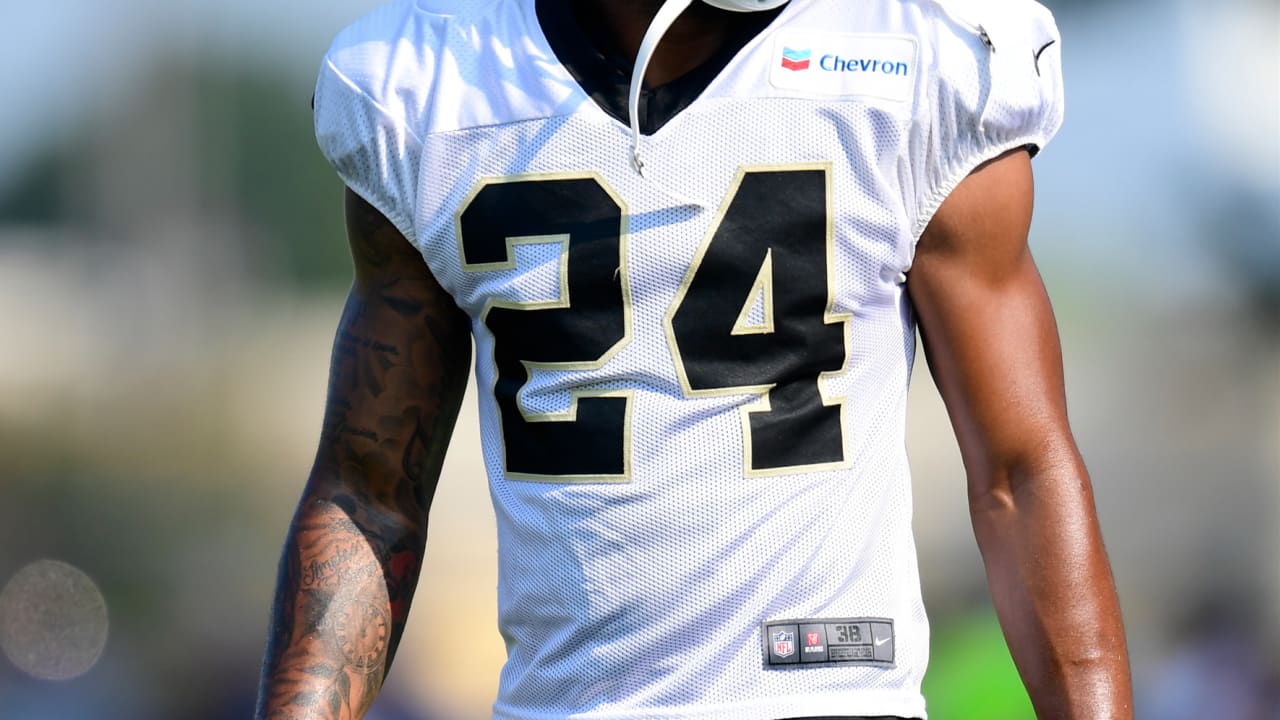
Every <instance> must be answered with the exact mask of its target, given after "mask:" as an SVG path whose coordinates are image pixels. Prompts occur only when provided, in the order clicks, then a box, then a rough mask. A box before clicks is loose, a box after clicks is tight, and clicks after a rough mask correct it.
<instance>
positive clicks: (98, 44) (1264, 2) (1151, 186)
mask: <svg viewBox="0 0 1280 720" xmlns="http://www.w3.org/2000/svg"><path fill="white" fill-rule="evenodd" d="M377 4H379V3H378V2H374V1H373V0H349V1H347V2H336V1H335V0H317V1H315V2H305V3H304V2H300V1H298V0H293V1H291V2H277V3H260V2H253V1H251V0H223V1H222V2H213V3H195V2H168V1H167V0H112V1H111V2H99V1H96V0H50V1H49V2H44V3H17V2H9V3H5V4H4V7H3V9H0V25H2V26H4V27H8V28H15V29H19V30H20V31H19V32H15V33H9V34H8V36H7V37H6V42H5V43H3V44H0V66H3V67H6V68H24V69H27V72H8V73H6V74H5V76H4V78H3V79H2V80H0V83H3V85H0V96H3V97H6V98H9V99H10V101H9V102H8V103H6V106H7V107H6V111H5V112H4V113H0V188H3V187H4V184H5V182H6V181H9V180H11V179H12V175H13V170H14V168H16V167H19V166H20V160H21V159H22V158H23V157H24V156H26V155H27V154H29V153H31V152H33V151H35V150H37V149H39V148H40V147H42V146H44V145H47V144H49V143H52V142H55V141H56V140H57V138H58V137H59V136H60V134H61V133H64V132H68V131H69V130H70V129H71V128H73V127H74V126H75V125H76V123H77V122H78V121H79V120H80V119H81V118H82V117H83V116H84V115H85V114H86V109H88V112H90V113H93V114H96V113H94V110H93V109H94V108H101V107H103V106H112V105H117V104H119V103H120V102H121V97H120V96H121V94H124V93H127V92H128V91H129V89H130V87H131V85H132V84H133V82H134V81H135V80H136V78H137V76H138V75H139V71H140V69H141V68H143V67H144V66H145V64H147V63H151V62H155V61H157V59H158V58H160V57H163V56H164V55H165V51H167V50H170V49H172V48H175V47H176V48H191V47H193V46H203V47H207V48H210V49H212V50H213V51H215V52H224V53H228V54H232V55H236V56H240V57H241V58H242V59H243V58H245V57H249V58H252V59H253V60H254V61H255V62H258V63H277V64H283V65H285V66H287V68H288V70H289V71H290V72H297V73H301V74H302V75H304V76H306V75H309V74H310V73H311V72H312V68H311V67H310V65H309V64H308V63H306V62H305V61H301V64H300V60H301V59H304V58H312V59H313V63H314V62H318V58H319V57H320V54H321V53H322V52H323V50H324V48H325V47H326V46H327V43H328V39H329V38H330V37H331V36H332V35H333V34H334V33H335V32H336V30H337V29H338V28H341V27H342V26H343V25H345V24H346V23H347V22H349V21H350V20H351V19H353V18H355V17H357V16H359V15H360V14H362V13H363V12H365V11H366V10H368V9H369V8H372V7H374V6H376V5H377ZM1048 4H1049V6H1050V7H1051V8H1052V7H1053V6H1054V3H1053V2H1049V3H1048ZM1278 8H1280V3H1277V2H1275V0H1215V2H1212V3H1208V2H1203V1H1201V0H1133V1H1131V2H1119V3H1105V2H1104V3H1097V4H1093V5H1091V6H1090V9H1089V10H1088V11H1087V12H1075V13H1071V14H1068V15H1066V16H1062V13H1059V15H1060V22H1061V24H1062V30H1063V36H1064V57H1065V67H1066V75H1067V78H1066V79H1067V98H1068V103H1067V108H1068V111H1067V123H1066V126H1065V127H1064V129H1063V131H1062V133H1061V135H1060V136H1059V137H1058V139H1057V140H1056V141H1055V142H1054V144H1053V145H1052V146H1051V147H1052V151H1051V152H1046V153H1045V155H1044V157H1043V159H1042V160H1041V161H1040V164H1039V165H1038V168H1039V170H1040V172H1039V173H1038V176H1039V182H1040V191H1041V197H1042V198H1044V197H1053V198H1055V201H1054V202H1043V201H1042V202H1041V206H1040V214H1039V216H1038V219H1037V222H1038V227H1039V228H1053V227H1062V226H1065V227H1069V228H1071V230H1072V234H1071V236H1070V237H1064V236H1062V235H1061V234H1055V233H1053V232H1044V233H1041V234H1042V235H1044V239H1042V240H1039V242H1041V243H1044V244H1046V245H1048V248H1047V249H1048V250H1049V251H1050V253H1052V254H1051V257H1053V256H1055V255H1057V254H1059V253H1060V254H1063V255H1067V256H1070V255H1073V254H1075V252H1076V250H1075V249H1076V248H1079V249H1082V250H1083V251H1084V254H1086V255H1087V256H1088V257H1091V258H1092V257H1103V258H1107V259H1108V260H1109V262H1108V263H1106V266H1104V267H1098V268H1095V272H1098V273H1101V274H1102V275H1104V276H1123V277H1125V278H1126V279H1127V280H1130V281H1132V282H1135V283H1138V285H1139V287H1140V289H1141V290H1142V292H1143V293H1144V294H1145V293H1152V294H1154V295H1155V296H1156V298H1155V299H1156V301H1157V302H1159V301H1160V298H1161V297H1163V296H1165V295H1167V294H1175V295H1178V294H1187V293H1191V294H1193V295H1197V294H1204V293H1209V294H1214V293H1217V292H1219V291H1220V289H1221V288H1220V283H1221V281H1222V280H1223V275H1222V272H1221V269H1220V268H1217V267H1216V266H1215V265H1214V264H1213V263H1212V262H1210V261H1209V260H1208V258H1207V257H1206V254H1205V252H1204V250H1205V248H1204V243H1203V242H1202V241H1200V240H1198V239H1197V238H1198V237H1200V234H1201V233H1200V232H1199V229H1198V228H1196V227H1195V223H1193V222H1192V221H1191V219H1190V218H1188V217H1187V212H1188V208H1189V203H1188V198H1189V196H1197V195H1199V194H1202V193H1203V192H1204V189H1205V188H1210V187H1215V186H1220V185H1223V184H1227V185H1238V186H1241V187H1244V188H1251V189H1252V191H1253V192H1256V193H1258V194H1259V195H1260V196H1262V197H1264V198H1270V199H1271V200H1273V201H1274V200H1276V199H1277V198H1280V101H1278V98H1280V70H1278V66H1280V9H1278ZM15 99H17V101H16V102H14V100H15ZM1277 204H1280V203H1273V211H1274V214H1275V217H1276V218H1277V219H1276V222H1275V223H1273V224H1272V225H1271V226H1272V227H1273V228H1280V209H1276V207H1275V205H1277ZM1081 208H1087V209H1088V211H1089V212H1088V218H1089V221H1088V223H1081V221H1080V220H1081V218H1080V213H1079V210H1080V209H1081ZM1118 238H1123V239H1124V241H1123V242H1117V239H1118ZM1269 242H1270V243H1272V244H1273V245H1275V246H1276V248H1277V249H1276V250H1275V252H1273V253H1270V258H1271V261H1273V262H1277V263H1280V238H1276V237H1271V238H1269ZM1135 264H1141V265H1144V266H1146V267H1147V269H1148V271H1147V272H1143V273H1134V272H1132V268H1133V267H1134V265H1135ZM1144 278H1145V281H1144Z"/></svg>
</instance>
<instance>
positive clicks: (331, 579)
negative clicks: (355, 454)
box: [256, 491, 426, 720]
mask: <svg viewBox="0 0 1280 720" xmlns="http://www.w3.org/2000/svg"><path fill="white" fill-rule="evenodd" d="M425 538H426V528H425V526H418V525H417V524H416V523H415V522H414V521H413V520H411V519H408V518H404V517H403V516H399V515H398V514H397V513H394V512H390V511H387V510H385V509H380V508H378V507H377V506H376V505H374V504H371V503H368V502H367V499H365V500H363V501H362V499H360V498H358V497H355V494H354V493H345V492H341V491H329V492H315V491H309V492H308V494H307V495H306V496H304V497H303V500H302V504H301V505H300V506H299V508H298V514H297V516H296V517H295V519H294V523H293V526H292V527H291V529H290V532H289V536H288V539H287V540H286V543H285V548H284V554H283V557H282V558H281V562H280V578H279V581H278V585H277V589H276V599H275V605H274V609H273V612H272V618H271V628H270V632H269V635H268V641H267V653H266V658H265V660H264V663H263V674H262V685H261V688H260V693H259V698H258V709H257V715H256V717H257V718H258V720H321V719H324V720H357V719H358V718H361V717H363V716H364V714H365V712H366V711H367V710H368V709H369V706H370V705H371V704H372V703H373V699H374V697H375V696H376V694H377V692H378V690H379V689H380V688H381V686H382V681H383V679H384V677H385V676H386V672H387V669H388V668H389V667H390V664H391V659H392V657H393V655H394V653H395V647H396V645H397V644H398V642H399V639H400V634H401V632H402V630H403V628H404V622H405V617H406V615H407V613H408V609H409V603H410V601H411V599H412V595H413V590H414V587H415V586H416V584H417V578H418V572H419V569H420V568H421V565H422V555H423V545H424V541H425Z"/></svg>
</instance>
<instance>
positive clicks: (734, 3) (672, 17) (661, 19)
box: [627, 0, 788, 175]
mask: <svg viewBox="0 0 1280 720" xmlns="http://www.w3.org/2000/svg"><path fill="white" fill-rule="evenodd" d="M703 2H705V3H707V4H708V5H711V6H712V7H717V8H720V9H721V10H732V11H734V12H753V11H756V10H772V9H773V8H776V7H781V6H782V5H785V4H786V3H787V2H788V0H703ZM692 4H693V0H667V2H666V3H664V4H663V6H662V7H661V8H660V9H659V10H658V14H657V15H654V17H653V22H651V23H649V29H648V30H646V31H645V33H644V39H643V40H641V41H640V52H639V53H638V54H637V55H636V62H635V67H634V68H633V69H632V71H631V88H630V91H629V92H628V93H627V115H628V117H629V118H630V120H631V165H632V166H633V167H634V168H635V169H636V172H638V173H640V174H641V175H644V162H643V161H642V160H641V159H640V88H641V85H642V84H643V83H644V74H645V71H647V70H648V69H649V61H650V60H651V59H652V58H653V51H654V50H656V49H657V47H658V43H659V42H660V41H661V40H662V36H663V35H666V34H667V31H668V30H670V29H671V26H672V25H674V24H675V21H676V19H677V18H679V17H680V13H682V12H684V11H685V9H686V8H688V7H689V6H690V5H692Z"/></svg>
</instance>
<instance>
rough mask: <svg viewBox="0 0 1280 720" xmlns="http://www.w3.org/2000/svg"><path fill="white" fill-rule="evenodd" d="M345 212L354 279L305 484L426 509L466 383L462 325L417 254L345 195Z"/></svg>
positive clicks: (468, 352) (465, 321)
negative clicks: (330, 485) (348, 488)
mask: <svg viewBox="0 0 1280 720" xmlns="http://www.w3.org/2000/svg"><path fill="white" fill-rule="evenodd" d="M346 214H347V232H348V237H349V240H350V243H351V251H352V259H353V262H354V265H355V281H354V283H353V284H352V288H351V292H350V294H349V296H348V298H347V304H346V307H345V308H344V310H343V314H342V320H341V322H340V323H339V326H338V330H337V335H336V338H335V340H334V348H333V358H332V362H331V366H330V378H329V395H328V400H327V402H326V408H325V420H324V427H323V431H322V437H321V446H320V450H319V454H318V455H317V458H316V467H315V471H314V473H313V478H312V479H313V482H316V483H327V482H333V481H337V482H339V483H342V484H346V485H350V484H358V485H362V486H364V487H365V489H366V490H367V491H368V492H369V493H370V496H371V497H373V498H376V499H380V500H381V501H383V502H385V503H389V504H396V505H405V503H406V502H412V504H413V505H415V506H416V507H413V506H405V507H401V508H399V509H402V510H404V511H406V512H409V511H413V512H421V511H425V509H426V504H427V503H428V502H429V499H430V495H431V493H432V492H433V491H434V483H435V479H436V476H437V475H438V473H439V467H440V463H441V462H442V461H443V457H444V451H445V447H446V446H447V444H448V440H449V437H450V434H451V433H452V429H453V424H454V421H455V420H456V418H457V412H458V406H459V404H460V403H461V399H462V393H463V390H464V388H465V385H466V373H467V368H468V366H469V362H470V355H471V344H470V336H469V329H470V325H469V321H468V319H467V317H466V315H465V314H464V313H462V311H460V310H459V309H458V308H457V306H456V305H455V304H454V302H453V299H452V298H451V297H450V296H449V295H448V293H447V292H445V290H444V289H443V288H441V287H440V285H439V283H437V282H436V280H435V279H434V277H432V275H431V273H430V271H429V270H428V269H427V267H426V264H425V263H424V262H423V259H422V256H421V255H420V254H419V253H418V252H417V250H416V249H415V248H413V246H412V245H410V244H409V242H408V241H407V240H406V239H405V238H404V236H403V235H402V234H401V233H400V232H399V231H397V230H396V229H395V227H394V226H393V225H392V224H391V223H390V222H389V221H387V220H386V218H384V217H383V216H382V215H381V214H380V213H379V212H378V211H377V210H376V209H374V208H373V207H371V206H370V205H369V204H368V203H366V202H365V201H364V200H362V199H360V198H359V197H358V196H356V195H355V194H354V193H352V192H351V191H349V190H348V191H347V196H346Z"/></svg>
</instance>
